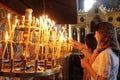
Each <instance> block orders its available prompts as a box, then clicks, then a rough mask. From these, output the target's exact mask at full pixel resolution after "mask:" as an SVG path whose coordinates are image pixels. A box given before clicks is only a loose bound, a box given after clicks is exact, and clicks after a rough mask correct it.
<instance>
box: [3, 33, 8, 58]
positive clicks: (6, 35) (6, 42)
mask: <svg viewBox="0 0 120 80" xmlns="http://www.w3.org/2000/svg"><path fill="white" fill-rule="evenodd" d="M8 39H9V37H8V32H7V31H6V32H5V47H4V49H3V53H2V59H4V55H5V51H6V49H7V45H8Z"/></svg>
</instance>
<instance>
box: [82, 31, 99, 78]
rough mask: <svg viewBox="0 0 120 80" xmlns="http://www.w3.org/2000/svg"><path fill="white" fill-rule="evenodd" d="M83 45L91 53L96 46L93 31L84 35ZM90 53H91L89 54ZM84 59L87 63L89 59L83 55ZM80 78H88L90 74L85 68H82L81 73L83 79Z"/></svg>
mask: <svg viewBox="0 0 120 80" xmlns="http://www.w3.org/2000/svg"><path fill="white" fill-rule="evenodd" d="M85 45H86V48H88V50H89V52H90V53H93V52H94V50H95V48H96V46H97V41H96V39H95V37H94V33H89V34H87V35H86V37H85ZM91 55H92V54H91ZM84 59H85V60H86V61H87V62H88V63H89V61H90V60H89V59H88V58H86V57H84ZM82 80H90V75H89V73H88V71H87V70H86V69H84V74H83V79H82Z"/></svg>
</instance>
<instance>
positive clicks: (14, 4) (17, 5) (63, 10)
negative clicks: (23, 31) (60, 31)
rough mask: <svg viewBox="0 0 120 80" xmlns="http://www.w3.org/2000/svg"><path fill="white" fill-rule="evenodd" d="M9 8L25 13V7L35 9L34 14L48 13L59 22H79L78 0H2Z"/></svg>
mask: <svg viewBox="0 0 120 80" xmlns="http://www.w3.org/2000/svg"><path fill="white" fill-rule="evenodd" d="M0 2H1V3H2V4H5V5H6V6H8V7H9V8H11V9H13V10H15V11H16V12H18V13H19V14H22V15H24V14H25V9H27V8H31V9H33V16H36V17H38V16H41V15H42V14H43V13H45V14H47V15H48V16H49V17H50V18H51V19H52V20H54V21H55V22H56V23H58V24H76V23H77V4H76V0H0Z"/></svg>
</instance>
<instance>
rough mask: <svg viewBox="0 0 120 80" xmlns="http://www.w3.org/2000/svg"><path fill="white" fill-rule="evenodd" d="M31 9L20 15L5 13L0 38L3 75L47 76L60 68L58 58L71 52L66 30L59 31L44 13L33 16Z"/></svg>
mask: <svg viewBox="0 0 120 80" xmlns="http://www.w3.org/2000/svg"><path fill="white" fill-rule="evenodd" d="M32 12H33V10H32V9H26V10H25V15H23V16H19V17H17V16H14V17H11V15H10V14H8V20H7V23H6V24H7V25H6V27H5V30H4V31H3V33H2V40H1V45H2V53H1V56H0V65H1V66H0V72H2V73H3V75H6V74H13V75H10V76H12V77H15V75H17V76H16V77H19V76H21V75H27V74H35V75H36V74H41V75H50V74H52V73H53V72H56V71H59V69H60V64H59V60H60V58H61V57H66V56H69V55H70V51H71V42H70V41H69V40H68V39H67V35H68V34H67V33H66V30H65V29H64V28H61V30H58V28H57V27H56V25H55V22H54V21H52V20H51V19H50V18H48V16H47V15H42V16H40V17H39V18H36V17H33V16H32ZM47 73H48V74H47ZM28 76H29V75H28Z"/></svg>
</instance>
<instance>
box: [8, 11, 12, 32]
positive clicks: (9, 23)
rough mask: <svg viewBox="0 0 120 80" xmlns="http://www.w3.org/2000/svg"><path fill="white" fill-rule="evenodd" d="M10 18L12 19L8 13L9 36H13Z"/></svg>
mask: <svg viewBox="0 0 120 80" xmlns="http://www.w3.org/2000/svg"><path fill="white" fill-rule="evenodd" d="M10 17H11V15H10V13H8V31H9V32H8V34H11V22H10Z"/></svg>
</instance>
